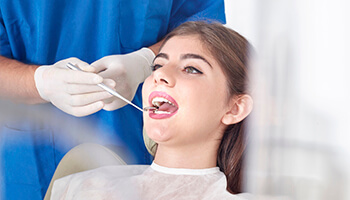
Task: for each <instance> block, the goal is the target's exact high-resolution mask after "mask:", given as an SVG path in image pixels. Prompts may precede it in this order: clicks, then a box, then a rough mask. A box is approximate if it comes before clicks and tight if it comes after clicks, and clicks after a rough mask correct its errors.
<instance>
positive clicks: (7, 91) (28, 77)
mask: <svg viewBox="0 0 350 200" xmlns="http://www.w3.org/2000/svg"><path fill="white" fill-rule="evenodd" d="M38 67H39V66H37V65H28V64H24V63H21V62H19V61H16V60H13V59H9V58H6V57H3V56H0V98H5V99H11V100H13V101H17V102H22V103H28V104H37V103H44V102H46V101H44V100H43V99H42V98H41V97H40V95H39V93H38V91H37V89H36V87H35V82H34V72H35V70H36V69H37V68H38Z"/></svg>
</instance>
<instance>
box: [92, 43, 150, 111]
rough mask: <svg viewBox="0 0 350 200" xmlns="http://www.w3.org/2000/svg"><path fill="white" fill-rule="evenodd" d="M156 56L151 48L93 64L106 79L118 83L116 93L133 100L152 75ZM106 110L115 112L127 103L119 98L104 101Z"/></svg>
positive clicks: (107, 58)
mask: <svg viewBox="0 0 350 200" xmlns="http://www.w3.org/2000/svg"><path fill="white" fill-rule="evenodd" d="M154 57H155V55H154V53H153V51H152V50H150V49H149V48H142V49H140V50H138V51H134V52H132V53H129V54H125V55H112V56H106V57H103V58H101V59H100V60H97V61H95V62H94V63H92V64H91V66H93V67H94V68H95V71H96V72H97V73H98V74H99V75H100V76H102V77H103V78H104V79H106V78H108V79H112V80H114V81H115V82H116V86H115V88H114V89H115V91H117V92H118V93H119V94H120V95H122V96H123V97H125V98H126V99H128V100H130V101H131V100H132V99H133V98H134V96H135V93H136V90H137V88H138V86H139V84H140V83H142V82H143V81H144V80H145V79H146V78H147V77H148V76H149V75H151V73H152V69H151V65H152V62H153V59H154ZM104 102H105V105H104V107H103V109H104V110H109V111H110V110H115V109H118V108H120V107H122V106H124V105H126V103H125V102H124V101H122V100H120V99H119V98H117V97H112V98H110V99H108V100H104Z"/></svg>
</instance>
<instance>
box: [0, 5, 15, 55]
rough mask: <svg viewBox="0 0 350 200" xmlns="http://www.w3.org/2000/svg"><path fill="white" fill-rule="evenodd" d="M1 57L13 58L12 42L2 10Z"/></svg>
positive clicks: (0, 27) (0, 16) (0, 17)
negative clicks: (8, 35)
mask: <svg viewBox="0 0 350 200" xmlns="http://www.w3.org/2000/svg"><path fill="white" fill-rule="evenodd" d="M0 55H2V56H5V57H8V58H12V53H11V47H10V42H9V39H8V37H7V33H6V29H5V24H4V20H3V17H2V13H1V9H0Z"/></svg>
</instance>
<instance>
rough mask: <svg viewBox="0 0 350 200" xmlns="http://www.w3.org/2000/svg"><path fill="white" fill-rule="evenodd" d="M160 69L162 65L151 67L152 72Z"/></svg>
mask: <svg viewBox="0 0 350 200" xmlns="http://www.w3.org/2000/svg"><path fill="white" fill-rule="evenodd" d="M161 67H162V65H159V64H154V65H152V67H151V68H152V71H156V70H157V69H159V68H161Z"/></svg>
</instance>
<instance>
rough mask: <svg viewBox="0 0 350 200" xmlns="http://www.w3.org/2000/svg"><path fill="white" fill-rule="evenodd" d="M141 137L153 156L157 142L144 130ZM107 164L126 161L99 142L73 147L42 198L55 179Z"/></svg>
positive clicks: (59, 166) (61, 162) (48, 197)
mask: <svg viewBox="0 0 350 200" xmlns="http://www.w3.org/2000/svg"><path fill="white" fill-rule="evenodd" d="M143 139H144V142H145V146H146V148H147V150H148V151H149V153H150V154H152V156H154V153H155V150H156V148H157V144H156V143H155V142H154V141H152V140H151V139H150V138H149V137H148V136H147V134H146V133H145V131H144V130H143ZM108 165H126V163H125V162H124V161H123V160H122V159H121V158H120V157H119V156H118V155H117V154H116V153H115V152H113V151H111V150H110V149H108V148H106V147H104V146H102V145H99V144H92V143H86V144H81V145H78V146H76V147H74V148H73V149H71V150H70V151H69V152H68V153H67V154H66V155H65V156H64V157H63V158H62V160H61V161H60V163H59V164H58V166H57V168H56V171H55V173H54V175H53V177H52V179H51V182H50V185H49V188H48V189H47V191H46V194H45V197H44V200H49V199H50V198H51V190H52V186H53V183H54V182H55V180H57V179H59V178H62V177H64V176H68V175H70V174H74V173H78V172H82V171H86V170H91V169H96V168H99V167H102V166H108Z"/></svg>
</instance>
